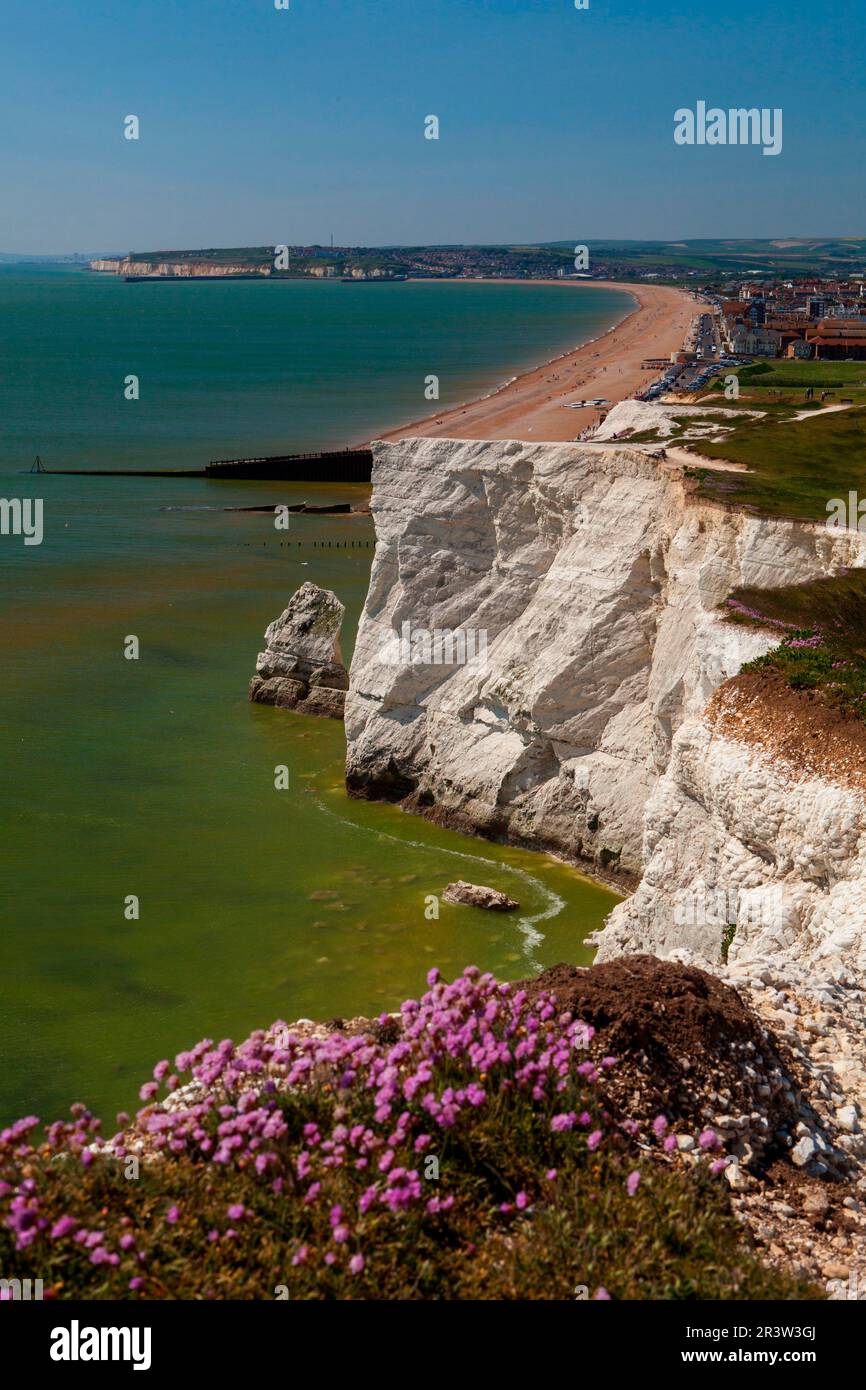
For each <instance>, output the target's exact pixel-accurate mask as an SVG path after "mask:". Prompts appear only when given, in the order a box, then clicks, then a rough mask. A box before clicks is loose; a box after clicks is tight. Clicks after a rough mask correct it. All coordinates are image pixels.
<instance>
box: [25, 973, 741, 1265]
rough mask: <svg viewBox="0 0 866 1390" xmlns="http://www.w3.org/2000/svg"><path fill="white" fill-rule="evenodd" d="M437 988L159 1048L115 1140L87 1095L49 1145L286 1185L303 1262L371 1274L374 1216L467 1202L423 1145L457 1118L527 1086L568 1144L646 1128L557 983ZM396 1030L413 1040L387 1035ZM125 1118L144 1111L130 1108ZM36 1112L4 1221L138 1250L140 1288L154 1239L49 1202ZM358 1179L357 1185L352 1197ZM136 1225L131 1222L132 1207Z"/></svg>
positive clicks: (660, 1129) (123, 1253) (662, 1134)
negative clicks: (367, 1015) (619, 1105)
mask: <svg viewBox="0 0 866 1390" xmlns="http://www.w3.org/2000/svg"><path fill="white" fill-rule="evenodd" d="M428 986H429V988H428V990H427V992H426V993H425V994H424V995H423V996H422V998H421V999H420V1000H411V999H410V1000H407V1001H406V1002H405V1003H404V1004H403V1006H402V1009H401V1013H400V1025H399V1028H398V1029H396V1030H395V1029H394V1028H393V1023H392V1021H391V1020H389V1019H388V1018H387V1016H383V1017H382V1019H380V1021H379V1022H380V1025H382V1026H381V1028H380V1032H381V1035H382V1036H381V1039H380V1038H378V1037H376V1036H374V1034H373V1033H364V1034H360V1035H355V1036H349V1035H347V1034H346V1033H344V1032H342V1031H333V1032H331V1033H329V1034H328V1035H327V1036H325V1037H324V1038H323V1037H312V1038H310V1037H299V1036H294V1035H292V1034H291V1033H290V1032H289V1030H288V1028H287V1026H286V1025H285V1024H283V1023H281V1022H280V1023H277V1024H275V1025H274V1027H273V1028H272V1029H271V1030H269V1031H268V1032H265V1031H262V1030H260V1031H258V1032H255V1033H253V1034H252V1035H251V1037H249V1038H248V1039H247V1040H246V1041H245V1042H243V1043H241V1044H240V1045H239V1046H237V1047H236V1046H235V1045H234V1043H232V1042H231V1041H229V1040H225V1041H223V1042H220V1043H219V1044H217V1045H214V1043H213V1042H212V1041H211V1040H209V1039H204V1040H203V1041H201V1042H199V1043H198V1044H196V1046H195V1047H194V1048H192V1049H191V1050H190V1051H189V1052H183V1053H180V1054H178V1056H177V1057H176V1058H175V1061H174V1067H173V1068H172V1067H170V1065H169V1063H168V1062H167V1061H162V1062H160V1063H158V1065H157V1066H156V1067H155V1068H154V1072H153V1080H152V1081H148V1082H147V1083H145V1085H144V1086H142V1088H141V1092H140V1094H141V1098H142V1100H143V1101H144V1102H145V1104H144V1105H143V1107H142V1108H141V1109H140V1110H139V1112H138V1114H137V1116H136V1117H135V1120H134V1121H133V1123H132V1125H131V1127H126V1128H124V1129H122V1130H121V1131H120V1132H118V1133H117V1134H116V1135H115V1136H114V1138H113V1139H111V1140H110V1141H109V1142H108V1143H107V1144H105V1143H101V1142H100V1140H99V1136H98V1130H99V1121H98V1120H95V1119H94V1118H93V1117H92V1116H91V1115H90V1114H89V1112H88V1111H87V1110H86V1109H85V1108H84V1107H83V1106H74V1107H73V1111H72V1114H73V1120H72V1122H71V1123H62V1122H58V1123H57V1124H54V1125H52V1126H51V1127H50V1129H49V1130H48V1132H47V1139H48V1144H49V1146H50V1148H51V1149H52V1150H53V1151H54V1152H56V1153H64V1154H66V1155H71V1156H73V1157H74V1158H76V1159H77V1160H79V1161H80V1162H82V1163H83V1164H85V1165H90V1164H92V1163H93V1162H96V1161H101V1160H104V1159H108V1160H111V1159H124V1158H125V1157H126V1156H127V1155H128V1154H129V1153H130V1152H139V1151H141V1150H143V1151H144V1153H145V1154H147V1152H148V1151H149V1152H150V1153H152V1154H154V1155H160V1154H161V1155H163V1156H164V1157H167V1158H168V1157H170V1156H172V1155H181V1154H183V1155H186V1156H187V1157H189V1158H191V1159H193V1160H194V1161H195V1162H197V1163H209V1164H214V1165H219V1166H220V1167H221V1168H222V1169H230V1168H233V1169H236V1170H247V1171H252V1172H253V1173H254V1174H255V1175H257V1176H258V1177H259V1178H260V1179H261V1180H262V1181H263V1182H265V1183H268V1184H269V1185H270V1188H271V1191H272V1192H273V1193H274V1194H276V1195H277V1196H278V1197H280V1198H281V1199H285V1200H286V1201H292V1202H295V1203H297V1204H298V1209H299V1210H300V1211H302V1212H307V1213H309V1217H310V1228H311V1229H315V1230H316V1231H318V1232H319V1234H317V1235H316V1238H315V1240H313V1237H312V1236H305V1237H304V1241H303V1243H299V1244H298V1245H297V1247H296V1248H295V1249H294V1250H293V1251H292V1252H291V1256H290V1258H291V1262H292V1264H293V1265H294V1266H298V1265H302V1264H306V1263H307V1262H308V1261H310V1260H312V1259H316V1258H318V1259H320V1260H321V1261H322V1262H323V1263H324V1264H325V1265H334V1264H336V1263H338V1262H342V1263H344V1264H345V1267H346V1268H347V1269H348V1270H349V1272H350V1273H352V1274H354V1275H358V1274H360V1273H361V1272H362V1271H363V1269H364V1268H365V1258H364V1254H363V1251H362V1248H361V1247H362V1244H363V1240H364V1235H365V1223H366V1220H367V1218H368V1217H369V1216H370V1214H371V1213H373V1214H375V1213H376V1212H387V1213H391V1214H396V1215H399V1214H403V1213H406V1212H409V1211H411V1210H417V1211H418V1212H419V1213H420V1214H421V1215H422V1216H424V1218H425V1219H426V1218H427V1217H434V1218H435V1217H438V1216H440V1215H441V1214H443V1213H447V1212H448V1211H449V1210H450V1209H451V1207H452V1206H453V1204H454V1201H455V1197H454V1194H453V1193H452V1192H449V1191H448V1190H447V1188H448V1183H447V1173H446V1174H443V1175H442V1180H441V1181H437V1182H436V1183H435V1184H431V1183H430V1182H428V1181H426V1175H425V1174H424V1171H423V1170H424V1163H425V1156H426V1155H427V1154H428V1153H432V1154H433V1155H435V1153H436V1150H437V1149H438V1148H439V1147H440V1146H441V1145H442V1143H443V1140H444V1138H445V1136H447V1135H448V1133H449V1132H451V1131H454V1130H455V1129H456V1128H458V1127H460V1126H464V1127H465V1126H471V1125H472V1123H473V1117H474V1116H476V1115H477V1114H479V1113H480V1112H485V1111H486V1110H488V1109H489V1108H490V1107H492V1106H497V1107H502V1106H507V1105H508V1104H509V1103H510V1100H511V1098H513V1097H516V1096H518V1095H521V1094H522V1095H524V1096H526V1097H527V1098H529V1099H531V1101H532V1114H533V1123H535V1122H536V1120H537V1123H538V1124H539V1125H540V1126H541V1128H542V1130H543V1131H544V1132H546V1134H547V1135H548V1136H559V1137H561V1138H560V1142H561V1143H562V1144H567V1145H574V1144H582V1145H585V1148H586V1151H587V1152H589V1153H592V1152H594V1151H595V1150H596V1149H598V1148H599V1146H600V1145H602V1143H603V1142H604V1141H605V1126H607V1130H608V1131H609V1132H611V1131H613V1130H614V1129H615V1128H616V1129H618V1130H619V1131H624V1132H625V1134H626V1135H632V1134H634V1133H636V1132H637V1131H638V1126H637V1125H636V1124H634V1123H633V1122H629V1121H626V1122H624V1123H623V1124H622V1125H621V1126H618V1127H614V1126H613V1124H612V1122H611V1120H610V1117H609V1116H608V1115H606V1114H605V1112H604V1111H603V1110H602V1109H601V1108H600V1107H599V1106H598V1105H597V1104H594V1102H593V1093H594V1090H595V1087H596V1083H597V1082H598V1080H599V1078H600V1077H601V1076H602V1075H603V1073H604V1072H605V1071H606V1070H607V1069H608V1068H610V1067H612V1066H614V1065H615V1059H614V1058H612V1057H602V1058H601V1059H600V1060H599V1061H597V1062H596V1061H593V1060H592V1059H591V1058H589V1057H588V1056H587V1050H588V1048H589V1046H590V1044H591V1043H592V1040H593V1029H592V1028H590V1027H588V1026H586V1025H585V1024H584V1023H582V1022H581V1021H580V1020H579V1019H575V1018H574V1017H573V1016H572V1015H571V1014H570V1013H569V1012H567V1011H560V1010H559V1008H558V1006H557V1004H556V1001H555V999H554V997H553V995H545V994H541V995H539V996H538V997H537V998H535V999H534V1000H530V999H529V997H528V995H527V993H526V991H525V990H520V989H516V988H515V987H514V986H512V985H508V984H500V983H499V982H497V981H496V980H495V979H494V978H493V976H491V975H489V974H485V975H482V974H481V973H480V972H479V971H478V970H477V969H476V968H475V967H473V966H470V967H467V969H466V970H465V971H464V972H463V974H462V975H461V976H459V977H458V978H457V979H455V980H454V981H453V982H451V983H450V984H449V983H445V982H443V981H441V980H440V979H439V973H438V971H436V970H433V971H431V972H430V974H429V975H428ZM394 1032H396V1033H397V1041H385V1040H384V1039H385V1038H387V1037H389V1036H393V1033H394ZM160 1087H163V1088H164V1090H165V1095H164V1097H163V1099H162V1100H161V1101H160V1100H158V1099H157V1097H158V1094H159V1090H160ZM304 1097H309V1098H310V1100H311V1101H314V1100H316V1099H322V1098H324V1097H327V1101H328V1104H327V1105H325V1106H318V1107H317V1108H313V1109H312V1111H311V1112H310V1113H314V1114H319V1115H322V1114H326V1115H327V1117H328V1119H327V1123H325V1122H324V1121H323V1120H321V1119H320V1120H319V1121H318V1122H316V1121H314V1120H310V1121H308V1122H307V1123H303V1124H302V1123H301V1121H300V1120H299V1119H298V1118H297V1115H298V1109H297V1103H298V1102H299V1101H303V1099H304ZM293 1106H294V1108H293ZM590 1108H592V1109H593V1110H594V1112H595V1115H594V1116H593V1115H591V1114H590ZM350 1111H351V1114H350ZM118 1119H119V1121H121V1122H123V1123H124V1124H125V1125H126V1124H127V1123H128V1116H126V1115H123V1116H119V1117H118ZM38 1123H39V1122H38V1120H36V1119H35V1118H34V1117H32V1116H31V1117H28V1118H27V1119H24V1120H20V1121H18V1122H17V1124H15V1125H13V1126H11V1127H10V1128H9V1129H6V1130H4V1131H3V1132H2V1134H0V1211H3V1208H4V1206H5V1214H4V1219H5V1225H6V1226H7V1227H8V1228H9V1229H10V1230H11V1231H12V1232H13V1233H14V1236H15V1241H16V1246H17V1248H18V1249H19V1250H22V1249H25V1248H27V1246H29V1245H30V1244H31V1243H32V1242H34V1241H37V1240H39V1239H44V1240H46V1241H51V1242H55V1241H70V1242H75V1243H76V1244H78V1245H80V1246H82V1247H83V1248H84V1249H86V1250H87V1251H89V1252H90V1255H89V1258H90V1260H91V1262H92V1263H94V1264H99V1263H107V1264H109V1265H116V1264H118V1263H122V1268H123V1274H124V1277H126V1276H127V1273H128V1274H130V1275H132V1276H133V1277H132V1278H130V1279H129V1287H130V1288H131V1289H133V1290H137V1289H139V1288H141V1287H142V1278H141V1273H142V1272H143V1271H142V1270H141V1266H142V1265H143V1264H144V1263H145V1260H146V1255H145V1253H144V1252H143V1251H142V1250H140V1249H139V1245H141V1244H142V1243H143V1242H142V1240H141V1239H140V1238H139V1239H138V1240H137V1239H136V1237H134V1236H133V1234H132V1233H131V1232H130V1231H128V1230H125V1231H124V1233H123V1234H122V1235H120V1236H119V1238H115V1239H114V1241H113V1242H112V1241H111V1240H109V1239H108V1238H107V1237H106V1235H105V1232H104V1231H102V1230H88V1229H85V1228H84V1226H83V1225H82V1224H81V1223H80V1222H79V1221H78V1220H77V1219H76V1217H75V1216H74V1215H71V1214H63V1215H59V1216H58V1214H57V1213H56V1212H55V1213H54V1214H53V1217H49V1216H48V1215H47V1214H46V1213H44V1212H43V1211H42V1209H41V1207H40V1198H39V1192H38V1189H37V1183H36V1181H35V1180H34V1179H33V1178H32V1177H24V1176H22V1169H24V1168H26V1167H27V1166H28V1160H30V1159H31V1158H32V1156H33V1154H34V1148H33V1146H32V1143H31V1137H32V1133H33V1130H34V1129H35V1128H36V1127H37V1125H38ZM666 1130H667V1121H666V1120H665V1119H664V1117H663V1116H659V1117H658V1118H657V1120H656V1121H655V1123H654V1125H653V1132H654V1134H655V1137H656V1138H657V1139H659V1140H662V1139H664V1148H665V1150H667V1151H668V1152H672V1151H674V1150H675V1149H676V1139H675V1137H674V1136H670V1135H668V1136H667V1137H666ZM437 1134H438V1135H439V1136H440V1137H439V1139H438V1140H437V1138H436V1136H437ZM550 1142H554V1140H553V1139H552V1138H551V1141H550ZM716 1143H717V1141H716V1140H715V1136H714V1135H712V1132H707V1134H706V1135H702V1136H701V1147H702V1148H703V1149H708V1148H711V1147H714V1146H715V1145H716ZM34 1166H35V1165H34ZM353 1175H362V1176H361V1178H360V1179H356V1184H357V1185H356V1186H354V1187H351V1186H348V1187H347V1185H346V1183H345V1181H343V1182H342V1185H341V1184H340V1180H341V1178H343V1179H344V1178H345V1177H346V1176H353ZM437 1177H438V1174H437ZM556 1177H557V1169H556V1168H550V1167H548V1166H547V1163H545V1164H544V1166H543V1168H542V1169H541V1171H540V1172H539V1173H538V1174H537V1175H535V1176H532V1175H531V1174H527V1178H526V1181H525V1184H524V1186H523V1187H521V1188H520V1190H518V1191H516V1192H515V1193H514V1194H513V1200H511V1201H507V1202H504V1203H501V1204H500V1208H499V1209H500V1210H501V1211H502V1212H503V1213H511V1212H518V1213H519V1212H522V1211H525V1210H528V1209H531V1207H532V1205H533V1203H535V1202H537V1201H539V1200H544V1193H545V1187H546V1189H547V1193H548V1195H549V1193H550V1184H551V1183H554V1182H555V1181H556ZM639 1181H640V1174H639V1173H638V1172H637V1171H635V1172H632V1173H631V1174H630V1175H629V1177H628V1180H627V1189H628V1192H629V1194H631V1195H633V1194H634V1193H635V1192H636V1191H637V1187H638V1183H639ZM346 1191H349V1192H352V1193H354V1195H353V1196H352V1197H351V1200H350V1204H349V1205H347V1199H346V1197H345V1193H346ZM339 1194H342V1195H339ZM318 1213H321V1216H320V1217H319V1215H318ZM183 1216H184V1213H183V1211H182V1209H181V1208H179V1207H178V1206H177V1205H176V1204H175V1205H172V1206H170V1207H169V1208H168V1209H167V1211H165V1212H164V1213H163V1217H162V1219H163V1220H164V1222H165V1223H166V1224H168V1225H174V1224H175V1223H177V1222H178V1221H182V1220H183ZM226 1217H227V1222H228V1225H227V1228H226V1229H224V1230H223V1231H219V1230H216V1229H212V1230H211V1231H210V1232H209V1234H208V1236H207V1240H208V1241H211V1242H213V1241H218V1240H222V1239H234V1238H235V1237H236V1236H237V1234H238V1230H239V1228H241V1226H242V1225H244V1224H245V1223H248V1222H250V1221H254V1220H255V1215H254V1212H252V1211H251V1210H250V1209H249V1208H248V1207H247V1206H246V1205H245V1204H244V1203H241V1202H232V1203H231V1204H230V1205H228V1206H227V1209H226ZM120 1224H121V1226H128V1225H129V1224H130V1223H129V1218H124V1219H123V1221H122V1222H121V1223H120ZM321 1231H324V1232H325V1235H324V1236H321V1234H320V1233H321ZM144 1283H145V1286H146V1279H145V1281H144Z"/></svg>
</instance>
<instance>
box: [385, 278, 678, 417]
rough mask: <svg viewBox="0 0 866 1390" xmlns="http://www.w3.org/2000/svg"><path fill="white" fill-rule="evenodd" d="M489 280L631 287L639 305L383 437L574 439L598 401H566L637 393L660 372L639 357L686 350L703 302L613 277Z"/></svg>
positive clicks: (612, 400) (564, 288) (570, 287)
mask: <svg viewBox="0 0 866 1390" xmlns="http://www.w3.org/2000/svg"><path fill="white" fill-rule="evenodd" d="M455 283H456V282H455ZM466 283H467V284H473V283H475V284H477V283H478V282H477V281H466ZM491 283H495V284H505V283H510V284H526V283H531V284H550V285H558V286H560V287H561V288H562V291H563V293H567V292H568V291H569V290H573V289H575V288H579V289H589V290H590V291H591V290H592V289H593V288H598V289H609V290H625V291H626V292H627V293H628V294H630V295H632V296H633V298H634V299H635V300H636V304H635V308H634V309H633V310H632V312H631V313H630V314H628V315H627V316H626V317H625V318H624V319H621V320H620V322H619V323H618V324H617V325H616V326H615V327H614V328H611V329H610V330H609V331H608V332H607V333H605V334H603V335H602V336H601V337H600V338H596V339H595V341H594V342H591V343H584V345H583V346H582V347H579V348H576V349H575V350H574V352H569V353H567V354H565V356H562V357H557V358H554V359H553V360H552V361H549V362H546V363H544V364H543V365H542V366H540V367H536V368H534V369H533V370H532V371H530V372H525V373H524V374H523V375H522V376H518V377H516V378H515V380H514V381H512V382H509V383H508V385H507V386H503V387H502V388H501V389H500V390H499V391H496V392H494V393H493V394H492V395H490V396H485V397H483V398H482V399H481V400H477V401H470V402H467V403H466V404H464V405H458V406H454V407H453V408H451V409H449V410H443V411H438V412H436V413H434V414H432V415H428V416H426V417H424V418H422V419H419V420H414V421H412V422H411V423H410V424H407V425H401V426H400V427H399V428H398V429H394V430H389V431H388V432H386V433H383V434H380V435H378V436H377V438H380V439H404V438H406V437H407V436H409V435H417V434H423V435H427V436H429V435H434V436H436V435H438V436H441V437H445V438H449V439H454V438H457V439H515V438H520V439H526V438H530V437H531V438H533V439H542V440H565V439H574V437H575V435H577V434H578V433H579V432H580V431H581V430H582V429H584V428H585V427H586V426H587V425H590V424H593V423H595V421H597V420H598V418H599V413H600V411H599V407H596V406H588V407H587V408H586V409H583V410H569V409H566V403H567V402H569V401H573V400H580V399H585V398H586V397H591V396H600V397H604V398H605V399H606V400H608V401H609V402H610V403H611V404H612V405H613V404H615V402H617V401H621V400H623V399H625V397H626V396H631V395H632V394H633V393H634V392H635V391H636V390H638V389H639V388H640V387H642V386H645V385H646V384H647V383H648V382H650V381H652V379H653V378H654V377H656V376H658V370H655V371H652V370H651V371H642V370H641V362H643V361H645V360H646V359H647V358H659V357H667V358H669V357H670V354H671V352H673V351H675V350H677V349H678V348H681V347H682V345H683V341H684V339H685V335H686V330H687V329H688V326H689V323H690V322H691V320H692V319H693V318H694V317H695V315H696V314H697V313H698V308H699V306H698V304H697V302H696V301H695V300H694V299H693V298H692V296H691V295H690V294H688V293H687V292H686V291H684V290H679V289H674V288H673V287H672V286H670V285H643V284H640V285H627V284H619V283H616V282H614V281H609V280H533V281H531V282H527V281H522V280H515V281H493V282H491ZM604 408H605V407H602V408H601V409H604Z"/></svg>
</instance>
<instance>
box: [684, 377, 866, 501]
mask: <svg viewBox="0 0 866 1390" xmlns="http://www.w3.org/2000/svg"><path fill="white" fill-rule="evenodd" d="M740 403H741V404H743V402H742V399H741V402H740ZM695 447H696V448H697V449H699V450H700V452H701V454H703V455H704V456H706V457H707V458H719V459H728V460H730V461H731V462H732V463H742V464H744V465H745V466H746V467H747V468H748V469H749V470H750V472H749V473H723V474H720V473H717V472H712V471H710V470H705V469H695V470H692V476H694V477H697V479H698V481H699V484H700V487H699V491H700V495H701V496H703V497H708V498H714V499H717V500H725V501H728V502H732V503H734V504H735V505H736V506H739V507H745V508H748V509H750V510H753V511H755V512H758V513H761V514H763V515H766V516H777V517H790V518H794V519H798V520H806V521H826V520H827V517H828V509H827V504H828V502H829V501H830V500H831V499H832V498H835V497H843V498H845V497H847V495H848V492H849V490H852V489H853V490H854V491H856V492H858V493H860V494H864V495H866V409H863V408H859V407H856V406H855V407H852V408H851V409H850V410H845V411H839V412H835V413H833V414H816V416H815V418H814V419H813V420H802V421H798V422H796V423H794V422H791V421H786V420H780V419H776V418H773V417H772V416H771V417H770V418H768V419H763V420H754V419H747V420H744V421H743V423H742V424H738V425H737V426H736V427H735V428H734V429H733V430H732V431H731V433H730V434H728V435H726V436H725V437H724V439H720V440H719V441H718V442H717V443H710V442H709V441H707V440H703V441H701V442H700V444H698V445H696V446H695Z"/></svg>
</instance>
